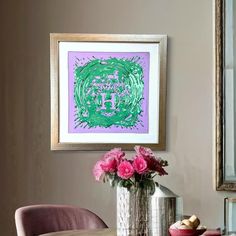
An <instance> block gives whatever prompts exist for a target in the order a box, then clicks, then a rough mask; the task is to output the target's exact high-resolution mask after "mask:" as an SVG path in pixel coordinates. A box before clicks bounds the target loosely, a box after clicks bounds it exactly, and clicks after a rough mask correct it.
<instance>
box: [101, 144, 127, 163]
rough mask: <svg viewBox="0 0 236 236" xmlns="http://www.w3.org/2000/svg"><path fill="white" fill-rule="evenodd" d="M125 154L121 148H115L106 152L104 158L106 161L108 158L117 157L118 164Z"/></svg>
mask: <svg viewBox="0 0 236 236" xmlns="http://www.w3.org/2000/svg"><path fill="white" fill-rule="evenodd" d="M124 156H125V153H124V152H123V151H122V150H121V148H113V149H112V150H111V151H109V152H107V153H105V155H104V156H103V160H104V161H106V160H107V159H109V160H110V159H115V160H116V162H117V164H119V163H120V162H121V161H122V159H123V157H124Z"/></svg>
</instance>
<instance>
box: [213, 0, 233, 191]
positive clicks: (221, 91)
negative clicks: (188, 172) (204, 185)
mask: <svg viewBox="0 0 236 236" xmlns="http://www.w3.org/2000/svg"><path fill="white" fill-rule="evenodd" d="M235 33H236V0H215V46H216V48H215V49H216V51H215V52H216V53H215V56H216V57H215V61H216V68H215V69H216V70H215V71H216V73H215V75H216V190H227V191H236V34H235Z"/></svg>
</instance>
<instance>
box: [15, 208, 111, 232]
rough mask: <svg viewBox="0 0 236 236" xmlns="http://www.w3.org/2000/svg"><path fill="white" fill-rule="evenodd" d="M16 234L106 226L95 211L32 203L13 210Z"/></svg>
mask: <svg viewBox="0 0 236 236" xmlns="http://www.w3.org/2000/svg"><path fill="white" fill-rule="evenodd" d="M15 222H16V230H17V235H18V236H35V235H39V234H44V233H49V232H56V231H62V230H74V229H97V228H107V225H106V224H105V223H104V222H103V220H102V219H101V218H100V217H98V216H97V215H96V214H95V213H93V212H91V211H89V210H87V209H84V208H79V207H75V206H67V205H32V206H25V207H21V208H19V209H17V210H16V212H15Z"/></svg>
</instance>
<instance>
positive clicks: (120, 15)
mask: <svg viewBox="0 0 236 236" xmlns="http://www.w3.org/2000/svg"><path fill="white" fill-rule="evenodd" d="M0 22H1V37H0V47H1V51H0V52H1V56H0V79H1V84H0V91H1V93H0V104H1V116H0V130H1V135H0V145H1V149H0V150H1V151H0V155H1V159H0V189H1V190H0V235H4V236H11V235H15V228H14V221H13V217H14V216H13V215H14V211H15V209H16V208H17V207H19V206H22V205H28V204H35V203H63V204H75V205H79V206H82V207H86V208H89V209H92V210H93V211H95V212H96V213H98V214H99V215H100V216H101V217H102V218H103V219H104V220H105V221H106V222H107V223H108V224H109V226H114V225H115V205H116V200H115V191H114V190H112V189H111V188H110V187H109V186H108V185H104V184H99V183H95V181H94V180H93V177H92V175H91V169H92V167H93V164H94V163H95V161H96V160H97V159H98V158H99V157H100V156H101V154H102V153H103V152H75V151H73V152H68V151H64V152H51V151H50V148H49V143H50V126H49V123H50V112H49V106H50V96H49V80H50V78H49V33H50V32H77V33H130V34H137V33H147V34H148V33H157V34H167V35H168V36H169V40H168V70H167V74H168V86H167V89H168V96H167V151H165V152H162V153H160V155H161V156H162V157H163V158H166V159H167V160H168V161H169V164H170V167H169V168H168V171H169V176H167V177H163V178H161V179H160V182H162V183H163V184H165V185H166V186H168V187H169V188H171V189H172V190H173V191H174V192H176V193H177V194H179V195H181V196H183V199H184V212H185V213H186V214H193V213H195V214H197V215H198V216H199V217H200V218H201V219H202V223H203V224H205V225H207V226H209V227H217V226H222V225H223V222H222V219H223V217H222V214H223V197H224V195H227V193H218V192H216V191H214V187H213V174H214V172H213V161H214V152H213V147H214V146H213V144H214V140H213V137H214V122H213V111H214V109H213V108H214V106H213V105H214V103H213V102H214V100H213V98H214V96H213V91H214V82H213V79H214V78H213V48H214V47H213V4H212V0H197V1H196V0H178V1H175V0H148V1H147V0H129V1H127V0H116V1H115V0H99V1H98V0H86V1H85V0H84V1H82V0H40V1H37V0H21V1H18V0H9V1H2V2H1V6H0Z"/></svg>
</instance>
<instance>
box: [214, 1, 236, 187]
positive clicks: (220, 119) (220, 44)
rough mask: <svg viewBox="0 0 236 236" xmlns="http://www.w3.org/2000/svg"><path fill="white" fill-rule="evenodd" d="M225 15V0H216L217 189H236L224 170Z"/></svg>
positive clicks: (235, 184) (234, 183)
mask: <svg viewBox="0 0 236 236" xmlns="http://www.w3.org/2000/svg"><path fill="white" fill-rule="evenodd" d="M224 17H225V0H215V86H216V88H215V101H216V137H215V140H216V181H215V182H216V190H217V191H236V182H230V181H226V180H225V171H224V158H225V156H224V153H225V151H224Z"/></svg>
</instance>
